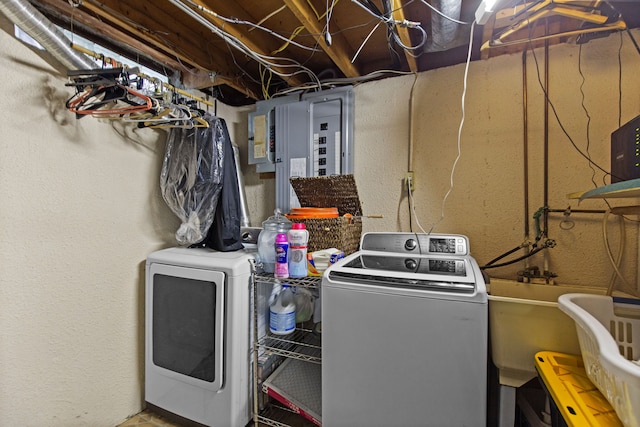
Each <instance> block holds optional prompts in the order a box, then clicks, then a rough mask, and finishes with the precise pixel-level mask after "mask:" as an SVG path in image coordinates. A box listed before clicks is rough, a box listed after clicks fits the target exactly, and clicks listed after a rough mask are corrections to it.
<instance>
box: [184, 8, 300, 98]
mask: <svg viewBox="0 0 640 427" xmlns="http://www.w3.org/2000/svg"><path fill="white" fill-rule="evenodd" d="M192 2H193V3H196V4H197V5H198V6H200V7H201V8H202V9H203V10H201V12H200V15H201V16H202V17H204V18H205V19H206V20H207V21H209V22H211V23H212V24H213V25H215V26H216V27H217V28H218V29H220V30H222V31H224V32H226V33H227V34H229V35H230V36H231V37H235V38H236V39H238V40H240V41H241V42H242V43H243V44H244V45H245V46H247V47H248V48H249V49H250V50H252V51H253V52H256V53H257V54H259V55H264V56H271V53H270V51H268V50H265V49H263V48H262V47H261V46H259V45H258V44H257V43H255V42H254V41H253V40H251V39H250V38H248V37H247V36H246V34H245V33H243V32H242V31H240V30H239V29H238V28H239V27H238V26H236V25H233V24H229V23H228V22H225V21H224V20H223V19H221V18H220V17H219V16H218V14H217V12H216V11H215V10H212V9H211V6H209V5H207V4H206V3H204V2H203V1H200V0H192ZM208 11H209V12H212V13H209V12H208ZM271 68H273V70H274V71H277V72H278V73H281V74H283V76H280V77H281V78H282V79H283V80H285V81H286V82H287V83H288V84H289V85H290V86H299V85H301V84H303V83H305V82H304V81H303V80H301V79H300V78H299V77H297V76H286V74H290V73H291V70H287V69H285V68H281V67H277V66H272V67H271Z"/></svg>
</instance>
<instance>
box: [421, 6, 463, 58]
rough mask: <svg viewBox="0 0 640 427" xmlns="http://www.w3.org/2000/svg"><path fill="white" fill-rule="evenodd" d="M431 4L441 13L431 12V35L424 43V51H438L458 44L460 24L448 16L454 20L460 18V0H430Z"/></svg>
mask: <svg viewBox="0 0 640 427" xmlns="http://www.w3.org/2000/svg"><path fill="white" fill-rule="evenodd" d="M431 5H432V6H433V8H434V9H437V10H439V11H440V12H441V14H440V13H436V12H432V13H431V37H430V38H429V41H428V42H427V44H426V45H425V51H427V52H439V51H443V50H448V49H451V48H453V47H456V46H458V45H459V44H460V43H459V42H458V28H459V27H460V24H458V23H456V22H454V21H452V20H451V19H448V18H453V19H455V20H456V21H459V20H460V10H461V8H462V0H432V1H431ZM442 15H445V16H447V17H448V18H445V17H443V16H442Z"/></svg>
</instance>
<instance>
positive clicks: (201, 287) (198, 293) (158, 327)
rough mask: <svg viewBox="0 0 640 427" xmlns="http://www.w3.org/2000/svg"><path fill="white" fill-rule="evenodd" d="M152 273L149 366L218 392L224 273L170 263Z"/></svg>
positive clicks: (153, 267)
mask: <svg viewBox="0 0 640 427" xmlns="http://www.w3.org/2000/svg"><path fill="white" fill-rule="evenodd" d="M149 272H150V277H149V278H148V279H147V292H146V298H147V301H146V307H147V313H146V318H147V331H146V335H147V349H146V352H147V354H146V358H147V367H151V368H152V370H153V371H156V373H158V374H161V375H164V376H167V377H170V378H174V379H178V380H180V381H183V382H187V383H191V384H194V385H197V386H198V387H201V388H205V389H207V390H212V391H217V390H219V389H220V388H222V387H223V385H224V372H223V367H224V361H223V356H224V348H223V344H224V323H223V322H224V318H225V317H224V307H225V306H226V303H225V301H224V299H225V274H224V273H223V272H220V271H211V270H203V269H197V268H184V267H177V266H170V265H165V264H151V265H150V271H149ZM149 279H151V280H149Z"/></svg>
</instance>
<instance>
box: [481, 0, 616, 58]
mask: <svg viewBox="0 0 640 427" xmlns="http://www.w3.org/2000/svg"><path fill="white" fill-rule="evenodd" d="M591 3H592V4H590V5H584V4H577V3H576V2H575V0H536V1H533V2H531V3H527V4H525V5H524V7H522V8H520V9H519V10H518V11H517V12H516V13H515V14H513V15H512V16H511V17H510V18H509V19H510V20H514V19H519V20H518V21H517V22H515V23H513V24H511V25H510V26H508V27H507V28H505V29H503V30H501V31H499V32H498V33H497V34H493V35H492V37H491V38H490V39H489V40H487V41H486V42H485V43H484V44H483V45H482V47H481V48H480V50H485V49H487V48H492V47H503V46H509V45H515V44H521V43H531V42H535V41H538V40H547V39H551V38H557V37H573V36H580V35H584V34H591V33H599V32H605V31H608V32H612V31H622V30H626V29H627V24H626V23H625V22H624V20H623V19H622V16H621V15H620V13H619V12H618V11H617V10H615V9H614V8H613V7H612V6H611V5H609V4H608V3H607V2H604V1H601V0H593V1H592V2H591ZM554 16H563V17H568V18H574V19H576V20H579V21H582V22H583V24H582V25H581V27H580V28H578V29H574V30H568V31H561V32H558V33H554V34H545V35H542V36H536V37H530V35H531V34H530V33H529V34H527V36H526V37H525V38H522V39H516V40H507V38H508V37H509V36H512V35H514V34H515V33H517V32H518V31H521V30H524V29H526V28H528V27H530V26H531V25H532V24H535V23H537V21H538V20H540V19H543V18H549V17H554Z"/></svg>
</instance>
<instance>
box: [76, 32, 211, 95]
mask: <svg viewBox="0 0 640 427" xmlns="http://www.w3.org/2000/svg"><path fill="white" fill-rule="evenodd" d="M71 47H72V48H73V49H75V50H77V51H79V52H82V53H84V54H86V55H89V56H90V57H92V58H94V59H97V60H101V61H103V62H109V63H111V64H115V65H116V67H117V68H123V69H127V66H126V65H124V64H122V63H120V62H118V61H116V60H115V59H113V58H110V57H107V56H105V55H103V54H99V53H96V52H94V51H92V50H89V49H87V48H85V47H82V46H79V45H77V44H75V43H71ZM134 69H138V68H137V67H136V68H134ZM132 70H133V69H132ZM130 73H131V74H134V73H133V72H130ZM135 74H136V75H138V76H139V77H141V78H143V79H145V80H148V81H151V82H157V81H158V79H157V78H155V77H150V76H148V75H145V74H144V73H140V72H136V73H135ZM162 86H163V87H164V88H165V89H167V90H169V91H172V92H175V93H177V94H180V95H182V96H186V97H187V98H191V99H193V100H195V101H197V102H199V103H201V104H204V105H207V106H209V107H213V106H214V103H213V102H211V101H208V100H206V99H204V98H202V97H199V96H197V95H194V94H192V93H190V92H187V91H186V90H183V89H180V88H178V87H175V86H173V85H171V84H169V83H165V82H162Z"/></svg>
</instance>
